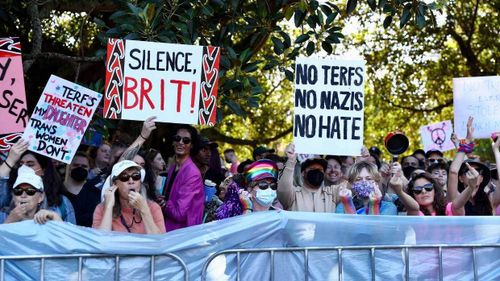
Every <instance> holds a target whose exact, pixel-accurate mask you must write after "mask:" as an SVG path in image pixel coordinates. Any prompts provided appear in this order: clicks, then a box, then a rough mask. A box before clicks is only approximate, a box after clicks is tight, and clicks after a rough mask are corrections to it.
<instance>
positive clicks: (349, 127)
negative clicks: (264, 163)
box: [293, 58, 365, 156]
mask: <svg viewBox="0 0 500 281" xmlns="http://www.w3.org/2000/svg"><path fill="white" fill-rule="evenodd" d="M364 85H365V62H364V61H362V60H342V59H339V60H332V59H311V58H298V59H297V62H296V68H295V95H294V104H295V112H294V117H293V138H294V143H295V150H296V151H297V152H298V153H303V154H328V155H352V156H356V155H360V153H361V148H362V147H363V122H364V116H363V113H364Z"/></svg>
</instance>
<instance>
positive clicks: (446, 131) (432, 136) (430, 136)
mask: <svg viewBox="0 0 500 281" xmlns="http://www.w3.org/2000/svg"><path fill="white" fill-rule="evenodd" d="M452 133H453V125H451V121H450V120H446V121H443V122H439V123H434V124H430V125H426V126H422V127H420V137H421V139H422V144H423V145H424V150H425V151H429V150H439V151H448V150H452V149H454V148H455V146H454V145H453V142H452V141H451V134H452Z"/></svg>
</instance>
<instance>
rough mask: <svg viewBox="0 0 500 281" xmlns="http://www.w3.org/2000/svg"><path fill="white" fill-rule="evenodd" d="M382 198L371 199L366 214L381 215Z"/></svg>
mask: <svg viewBox="0 0 500 281" xmlns="http://www.w3.org/2000/svg"><path fill="white" fill-rule="evenodd" d="M379 203H380V200H378V199H375V200H373V201H372V200H369V201H368V208H366V214H367V215H380V204H379Z"/></svg>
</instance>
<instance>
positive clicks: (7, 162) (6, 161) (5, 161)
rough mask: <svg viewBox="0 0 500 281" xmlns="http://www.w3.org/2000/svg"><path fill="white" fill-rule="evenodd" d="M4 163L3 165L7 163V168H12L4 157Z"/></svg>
mask: <svg viewBox="0 0 500 281" xmlns="http://www.w3.org/2000/svg"><path fill="white" fill-rule="evenodd" d="M3 162H4V163H5V165H7V167H9V169H11V170H12V169H14V168H12V166H11V165H10V164H9V162H7V159H5V161H3Z"/></svg>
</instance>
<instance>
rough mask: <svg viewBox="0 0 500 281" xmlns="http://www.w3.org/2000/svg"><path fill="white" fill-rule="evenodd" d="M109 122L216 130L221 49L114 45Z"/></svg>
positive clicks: (108, 80) (112, 41) (111, 44)
mask: <svg viewBox="0 0 500 281" xmlns="http://www.w3.org/2000/svg"><path fill="white" fill-rule="evenodd" d="M107 51H108V53H107V60H106V87H105V100H104V116H105V117H106V118H115V119H117V118H118V119H129V120H145V119H146V118H148V117H150V116H157V119H156V121H158V122H171V123H184V124H202V125H214V124H215V121H216V102H217V88H218V78H219V58H220V49H219V48H218V47H203V46H193V45H180V44H167V43H157V42H143V41H134V40H121V39H109V41H108V50H107Z"/></svg>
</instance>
